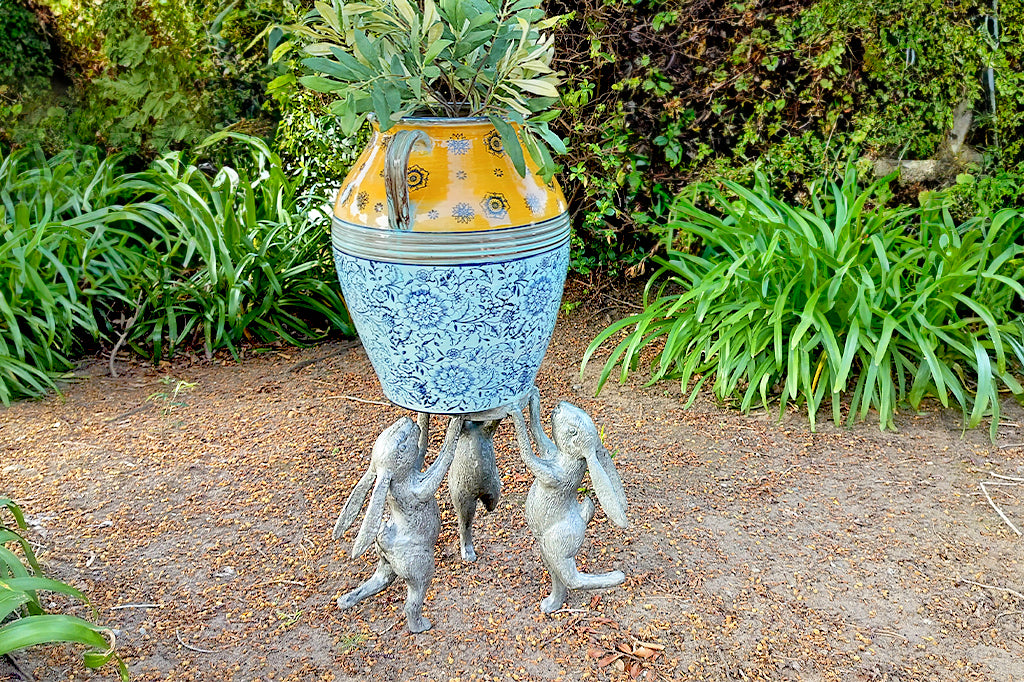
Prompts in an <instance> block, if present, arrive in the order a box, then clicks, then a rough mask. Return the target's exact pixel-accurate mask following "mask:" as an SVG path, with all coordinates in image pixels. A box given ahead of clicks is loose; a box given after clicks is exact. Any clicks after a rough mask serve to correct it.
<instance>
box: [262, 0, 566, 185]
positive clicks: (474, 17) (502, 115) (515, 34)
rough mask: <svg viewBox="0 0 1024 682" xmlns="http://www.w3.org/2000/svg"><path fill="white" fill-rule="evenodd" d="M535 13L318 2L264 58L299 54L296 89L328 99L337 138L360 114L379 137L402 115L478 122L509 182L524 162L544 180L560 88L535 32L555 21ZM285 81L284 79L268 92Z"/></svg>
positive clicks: (554, 143) (507, 7)
mask: <svg viewBox="0 0 1024 682" xmlns="http://www.w3.org/2000/svg"><path fill="white" fill-rule="evenodd" d="M540 4H541V2H540V0H517V1H512V0H440V2H437V3H435V2H434V0H424V1H423V2H422V4H420V3H410V2H409V1H408V0H367V1H365V2H345V1H343V0H330V1H329V2H324V1H318V2H317V3H316V7H315V9H313V10H311V11H310V12H309V13H308V14H307V15H306V16H305V17H304V19H303V21H302V23H301V24H300V25H298V26H293V27H291V35H292V37H293V39H292V40H290V41H287V42H285V43H283V44H282V45H280V46H279V47H278V48H277V49H276V50H275V53H274V55H273V59H274V60H275V61H276V60H279V59H282V58H283V57H284V56H285V55H286V54H288V52H289V51H290V50H292V49H293V47H295V46H296V43H298V44H299V45H301V47H302V49H303V51H304V53H305V54H307V55H309V56H308V57H306V58H305V59H303V60H302V64H303V66H304V67H305V68H306V69H308V71H309V73H307V74H306V75H302V76H299V78H298V80H299V82H301V83H302V84H303V85H305V86H306V87H308V88H311V89H313V90H316V91H318V92H323V93H329V94H331V95H332V96H334V97H336V98H337V99H336V100H335V101H334V102H333V103H332V105H331V109H332V111H333V112H334V113H335V114H336V115H337V116H338V117H339V118H340V119H341V122H342V128H343V130H344V131H345V132H346V133H347V134H353V133H354V132H355V131H356V130H357V129H358V128H359V126H360V125H361V124H362V123H363V121H364V120H365V119H366V117H367V116H368V115H369V114H373V116H374V118H375V119H376V121H377V123H378V125H379V126H380V129H381V130H382V131H386V130H388V129H389V128H391V127H392V126H393V125H394V124H395V123H396V122H398V121H399V120H400V119H402V118H403V117H405V116H411V115H427V116H443V117H459V116H486V117H487V118H489V119H490V121H491V122H492V123H493V124H494V127H495V128H496V129H497V130H498V132H499V134H500V135H501V138H502V143H503V144H504V147H505V149H506V150H507V151H508V153H509V155H510V156H511V158H512V161H513V163H514V165H515V167H516V170H518V171H519V174H520V175H525V174H526V163H525V154H527V153H528V154H529V155H530V157H532V159H533V160H534V162H535V163H537V165H538V166H539V170H538V174H539V175H541V177H543V178H544V180H545V181H549V180H550V179H551V177H552V176H553V175H554V173H555V172H556V171H557V170H558V167H557V166H556V164H555V163H554V161H553V159H552V151H553V152H555V153H557V154H562V153H565V145H564V144H563V143H562V140H561V139H560V138H559V137H558V135H556V134H555V133H554V132H552V131H551V129H550V128H549V127H548V123H549V122H550V121H551V120H552V119H554V118H555V116H557V111H555V110H553V109H552V107H553V106H554V105H555V104H556V103H557V102H558V85H559V84H560V82H561V81H560V77H559V76H560V74H559V73H556V72H555V71H553V70H552V68H551V58H552V56H553V52H554V50H553V46H552V40H553V38H552V36H551V35H545V34H544V33H543V32H544V31H546V30H548V29H550V28H551V27H552V26H554V25H555V23H556V22H557V20H558V18H557V17H555V18H545V16H544V11H543V10H542V9H541V8H540ZM294 80H295V76H294V75H293V74H286V75H284V76H281V77H279V78H277V79H276V80H275V81H273V82H272V83H271V85H270V88H271V89H272V90H274V89H277V88H281V87H285V86H287V85H289V84H290V83H293V82H294ZM513 124H516V125H513ZM516 127H518V131H519V134H518V135H517V132H516Z"/></svg>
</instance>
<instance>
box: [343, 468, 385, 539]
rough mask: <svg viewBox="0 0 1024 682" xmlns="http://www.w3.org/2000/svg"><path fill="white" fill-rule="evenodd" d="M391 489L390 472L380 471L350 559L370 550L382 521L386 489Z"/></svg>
mask: <svg viewBox="0 0 1024 682" xmlns="http://www.w3.org/2000/svg"><path fill="white" fill-rule="evenodd" d="M390 487H391V472H390V471H381V472H380V473H379V474H377V483H376V485H374V486H373V494H372V495H370V506H369V507H367V508H366V516H365V517H364V518H363V525H362V526H360V527H359V535H357V536H356V541H355V542H354V543H353V544H352V558H353V559H355V558H356V557H357V556H360V555H361V554H362V553H363V552H365V551H366V550H368V549H369V548H370V545H372V544H373V541H374V539H375V538H376V537H377V532H378V531H379V530H380V524H381V523H382V522H383V520H384V503H385V502H386V501H387V499H388V488H390Z"/></svg>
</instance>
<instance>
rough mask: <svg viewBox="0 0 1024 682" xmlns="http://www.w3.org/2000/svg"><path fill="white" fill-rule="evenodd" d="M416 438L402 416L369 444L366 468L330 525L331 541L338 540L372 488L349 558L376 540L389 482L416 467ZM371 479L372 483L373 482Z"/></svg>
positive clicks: (411, 425) (415, 430)
mask: <svg viewBox="0 0 1024 682" xmlns="http://www.w3.org/2000/svg"><path fill="white" fill-rule="evenodd" d="M419 436H420V428H419V427H418V426H417V425H416V423H415V422H414V421H413V420H411V419H409V418H408V417H402V418H401V419H399V420H398V421H396V422H395V423H394V424H392V425H391V426H389V427H388V428H386V429H384V432H383V433H381V434H380V436H378V437H377V440H376V442H375V443H374V444H373V454H372V455H371V457H370V467H369V468H368V469H367V470H366V473H364V474H363V477H362V478H361V479H360V480H359V483H357V484H356V487H355V490H353V491H352V494H351V495H350V496H349V498H348V501H347V502H345V507H344V508H343V509H342V510H341V514H340V515H339V516H338V522H337V523H336V524H335V525H334V538H335V539H338V538H340V537H341V536H342V534H343V533H344V532H345V531H346V530H348V528H349V526H351V525H352V522H353V521H355V520H356V516H358V514H359V510H360V509H362V507H363V502H364V501H365V500H366V496H367V494H370V488H371V486H372V488H373V493H372V494H370V504H369V506H368V507H367V509H366V516H365V517H363V524H362V526H360V528H359V534H358V535H357V536H356V540H355V542H354V543H353V544H352V556H353V557H357V556H359V555H360V554H362V553H363V552H365V551H366V550H367V549H369V548H370V546H371V545H372V544H373V540H374V538H375V537H377V532H378V531H379V530H380V527H381V524H382V523H383V520H384V503H385V501H386V500H387V495H388V489H389V488H390V487H391V479H392V478H398V479H402V478H404V477H406V476H409V475H410V474H411V473H412V472H413V470H414V469H415V468H416V461H417V456H418V453H419V446H418V441H419ZM375 479H376V482H374V480H375Z"/></svg>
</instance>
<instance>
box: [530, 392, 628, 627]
mask: <svg viewBox="0 0 1024 682" xmlns="http://www.w3.org/2000/svg"><path fill="white" fill-rule="evenodd" d="M529 407H530V428H529V430H527V425H526V422H525V420H524V419H523V415H522V413H521V412H514V413H513V414H512V418H513V420H514V422H515V427H516V437H517V440H518V442H519V449H520V452H521V454H522V457H523V461H524V462H526V466H527V468H529V469H530V471H531V472H532V473H533V475H534V477H535V480H534V482H533V485H532V486H531V487H530V492H529V494H528V495H527V497H526V523H527V525H528V526H529V527H530V531H531V532H532V533H533V535H534V536H535V537H536V538H537V540H538V542H539V543H540V554H541V558H542V560H543V561H544V566H545V567H547V569H548V573H549V574H550V576H551V594H550V595H548V597H546V598H545V599H544V600H543V601H542V602H541V610H542V611H543V612H544V613H551V612H553V611H557V610H558V609H560V608H561V607H562V605H563V604H564V603H565V600H566V597H567V596H568V588H572V589H582V590H596V589H602V588H607V587H614V586H616V585H619V584H621V583H622V581H623V580H625V579H626V576H625V574H623V573H622V572H621V571H610V572H608V573H602V574H590V573H580V572H579V570H578V569H577V568H576V554H577V553H578V552H579V551H580V547H581V546H582V545H583V536H584V532H585V531H586V527H587V524H588V523H589V522H590V520H591V519H592V518H593V517H594V511H595V509H594V502H593V501H592V500H591V499H590V497H585V498H584V499H583V502H582V503H580V502H578V501H577V494H578V490H579V487H580V483H581V482H582V481H583V475H584V474H585V473H586V472H587V471H588V470H589V472H590V482H591V486H592V487H593V489H594V492H595V493H596V494H597V499H598V500H599V501H600V502H601V508H602V509H604V511H605V513H606V514H607V515H608V518H609V519H611V520H612V522H613V523H615V525H617V526H619V527H621V528H625V527H626V526H627V525H628V523H629V522H628V521H627V520H626V494H625V491H624V490H623V489H622V481H621V480H620V479H619V474H618V472H617V471H616V470H615V465H614V464H613V463H612V460H611V457H610V456H609V454H608V451H607V450H605V448H604V446H603V445H602V444H601V438H600V435H599V434H598V431H597V427H596V426H594V422H593V421H592V420H591V419H590V417H589V416H588V415H587V413H586V412H584V411H583V410H581V409H580V408H578V407H576V406H575V405H571V404H569V403H566V402H562V403H559V404H558V406H557V407H556V408H555V409H554V412H552V414H551V431H552V436H553V438H554V441H552V440H551V439H549V438H548V437H547V434H545V433H544V429H543V428H542V427H541V424H540V395H539V393H537V392H536V390H534V393H533V395H532V396H531V397H530V404H529ZM531 433H532V437H533V442H534V443H536V445H537V447H538V449H539V450H540V456H539V457H538V456H536V455H534V453H533V447H532V444H531V441H530V438H531Z"/></svg>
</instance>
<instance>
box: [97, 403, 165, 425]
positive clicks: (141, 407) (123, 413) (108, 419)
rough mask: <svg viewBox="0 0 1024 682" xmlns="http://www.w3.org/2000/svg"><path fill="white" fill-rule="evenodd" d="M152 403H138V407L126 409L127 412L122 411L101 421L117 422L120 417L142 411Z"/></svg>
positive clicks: (126, 416)
mask: <svg viewBox="0 0 1024 682" xmlns="http://www.w3.org/2000/svg"><path fill="white" fill-rule="evenodd" d="M152 405H153V403H151V402H146V403H143V404H142V405H139V406H138V407H136V408H134V409H131V410H128V411H127V412H122V413H121V414H119V415H117V416H116V417H107V418H106V419H104V420H103V421H104V422H107V423H109V422H119V421H121V420H122V419H127V418H128V417H130V416H132V415H133V414H138V413H139V412H142V411H143V410H147V409H149V408H150V407H152Z"/></svg>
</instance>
